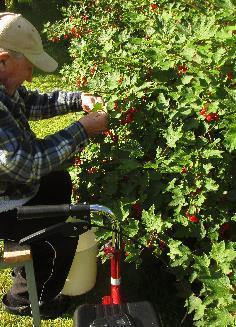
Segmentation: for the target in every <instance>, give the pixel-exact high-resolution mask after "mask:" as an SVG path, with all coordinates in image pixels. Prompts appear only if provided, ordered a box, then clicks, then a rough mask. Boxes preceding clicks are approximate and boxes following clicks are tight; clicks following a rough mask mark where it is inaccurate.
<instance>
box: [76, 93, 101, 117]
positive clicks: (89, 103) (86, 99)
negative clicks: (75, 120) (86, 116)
mask: <svg viewBox="0 0 236 327" xmlns="http://www.w3.org/2000/svg"><path fill="white" fill-rule="evenodd" d="M96 103H101V105H102V107H103V106H104V101H103V99H102V97H100V96H96V95H93V94H90V93H84V92H82V93H81V105H82V108H83V110H84V111H85V112H90V111H91V110H93V107H94V105H95V104H96ZM102 107H101V109H102Z"/></svg>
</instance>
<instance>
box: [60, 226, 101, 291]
mask: <svg viewBox="0 0 236 327" xmlns="http://www.w3.org/2000/svg"><path fill="white" fill-rule="evenodd" d="M97 254H98V246H97V242H96V236H95V233H94V231H93V230H89V231H87V232H85V233H84V234H81V235H80V237H79V241H78V246H77V249H76V253H75V256H74V260H73V262H72V265H71V268H70V271H69V274H68V276H67V279H66V281H65V284H64V287H63V289H62V291H61V293H62V294H64V295H70V296H76V295H80V294H84V293H86V292H88V291H90V290H91V289H92V288H93V287H94V286H95V283H96V278H97Z"/></svg>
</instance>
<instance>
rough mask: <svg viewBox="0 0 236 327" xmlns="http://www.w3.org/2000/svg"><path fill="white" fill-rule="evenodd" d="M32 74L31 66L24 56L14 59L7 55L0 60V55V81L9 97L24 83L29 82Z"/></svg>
mask: <svg viewBox="0 0 236 327" xmlns="http://www.w3.org/2000/svg"><path fill="white" fill-rule="evenodd" d="M1 59H2V60H1ZM32 73H33V65H32V64H31V62H30V61H29V60H28V59H26V58H25V57H24V56H22V57H20V58H16V57H13V56H12V55H10V54H7V55H6V56H4V57H3V58H1V55H0V80H1V82H2V83H3V85H4V86H5V88H6V91H7V93H8V94H9V95H13V94H14V92H15V91H16V89H17V88H18V87H19V86H20V85H21V84H22V83H23V82H24V81H27V82H31V81H32Z"/></svg>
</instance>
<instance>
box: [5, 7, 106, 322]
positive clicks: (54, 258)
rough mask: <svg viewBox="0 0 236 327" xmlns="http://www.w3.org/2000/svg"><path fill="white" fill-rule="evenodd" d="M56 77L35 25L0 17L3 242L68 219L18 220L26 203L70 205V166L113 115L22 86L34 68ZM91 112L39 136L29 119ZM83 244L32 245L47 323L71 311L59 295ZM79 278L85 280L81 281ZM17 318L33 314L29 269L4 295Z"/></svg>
mask: <svg viewBox="0 0 236 327" xmlns="http://www.w3.org/2000/svg"><path fill="white" fill-rule="evenodd" d="M34 66H36V67H37V68H39V69H41V70H43V71H46V72H52V71H54V70H55V69H56V68H57V63H56V61H55V60H54V59H53V58H52V57H50V56H49V55H48V54H47V53H46V52H45V51H44V49H43V46H42V41H41V38H40V35H39V33H38V31H37V30H36V29H35V28H34V26H33V25H32V24H31V23H30V22H29V21H27V20H26V19H24V18H23V17H22V16H21V15H19V14H14V13H6V12H4V13H0V238H1V239H9V240H16V241H18V240H19V239H21V238H22V237H24V236H26V235H29V234H31V233H33V232H35V231H37V230H40V229H42V228H45V227H47V226H50V225H52V224H55V223H58V222H60V221H63V218H59V219H57V220H56V222H55V219H44V220H40V219H39V220H32V221H18V220H17V214H16V208H17V207H19V206H23V205H36V204H60V203H69V202H70V198H71V189H72V185H71V180H70V177H69V174H68V172H67V171H66V170H64V169H65V168H66V167H68V166H69V163H71V162H72V160H73V157H74V156H75V155H77V154H78V153H79V152H80V151H81V150H82V149H83V148H84V147H85V146H86V145H87V143H88V138H89V137H92V136H94V135H96V134H100V133H102V132H103V131H105V130H106V129H107V114H106V113H105V112H104V111H98V112H91V111H90V109H91V108H92V107H93V105H94V103H96V102H102V99H101V97H96V96H92V95H86V94H83V93H80V92H62V91H54V92H51V93H48V94H40V93H38V92H37V91H34V92H32V91H29V90H27V89H26V88H25V87H24V86H22V83H23V82H24V81H28V82H31V80H32V72H33V67H34ZM82 109H83V110H85V111H87V112H88V114H86V115H84V116H83V117H82V118H81V119H79V121H76V122H74V123H73V124H71V125H70V126H68V127H67V128H65V129H63V130H61V131H59V132H56V133H55V134H52V135H49V136H47V137H45V138H44V139H37V138H36V136H35V135H34V133H33V132H32V131H31V129H30V126H29V123H28V120H30V119H34V120H37V119H43V118H48V117H52V116H55V115H60V114H65V113H67V112H70V111H74V112H75V111H79V110H82ZM76 246H77V240H76V239H75V238H71V237H63V236H61V235H53V236H51V237H47V238H46V239H44V240H42V241H37V242H35V243H32V246H31V248H32V253H33V259H34V267H35V274H36V283H37V289H38V296H39V304H40V313H41V316H42V318H53V317H56V316H58V315H60V314H62V313H63V312H64V311H66V310H67V308H68V305H69V301H68V297H65V296H62V295H60V291H61V289H62V288H63V286H64V282H65V279H66V277H67V274H68V272H69V269H70V266H71V263H72V260H73V257H74V253H75V250H76ZM78 278H79V276H78ZM2 301H3V305H4V307H5V309H6V310H7V311H8V312H10V313H15V314H18V315H28V314H30V305H29V298H28V292H27V283H26V279H25V272H24V269H23V268H17V269H14V271H13V285H12V287H11V289H10V291H9V292H8V293H7V294H5V296H4V297H3V300H2Z"/></svg>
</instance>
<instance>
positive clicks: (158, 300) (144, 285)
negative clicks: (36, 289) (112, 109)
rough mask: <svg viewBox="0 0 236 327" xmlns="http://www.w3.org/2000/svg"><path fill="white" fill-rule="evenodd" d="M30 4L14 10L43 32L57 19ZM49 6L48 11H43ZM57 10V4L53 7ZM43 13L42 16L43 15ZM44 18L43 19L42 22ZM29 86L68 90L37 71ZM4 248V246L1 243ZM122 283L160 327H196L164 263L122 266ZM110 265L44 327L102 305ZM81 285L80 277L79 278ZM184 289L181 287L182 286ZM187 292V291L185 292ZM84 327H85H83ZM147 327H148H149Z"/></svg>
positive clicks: (4, 278) (40, 128) (45, 125)
mask: <svg viewBox="0 0 236 327" xmlns="http://www.w3.org/2000/svg"><path fill="white" fill-rule="evenodd" d="M28 2H30V1H20V3H22V6H19V7H17V8H16V10H12V11H15V12H20V13H22V14H23V15H24V16H25V17H27V18H28V19H29V20H30V21H32V22H33V23H34V24H35V26H36V27H38V29H39V30H40V29H41V28H42V26H43V23H44V22H46V21H47V20H49V19H50V17H53V19H55V18H56V15H57V14H58V13H57V12H55V11H53V10H52V3H54V1H52V2H48V1H45V0H42V2H41V4H42V7H40V8H41V10H42V12H41V13H40V12H37V14H35V12H34V10H32V9H31V8H30V7H29V6H28V5H27V3H28ZM43 4H46V5H47V7H46V9H45V8H43ZM54 6H55V4H54ZM42 13H43V14H42ZM42 18H43V19H42ZM46 46H47V51H48V52H49V53H50V54H51V55H52V56H53V57H54V58H55V59H56V60H58V61H59V67H60V66H61V65H62V64H63V62H62V59H61V58H63V59H64V60H68V58H67V57H66V55H65V49H63V48H58V47H59V46H58V45H56V47H55V45H50V44H47V43H46ZM26 86H27V87H29V88H31V89H38V90H39V91H41V92H48V91H50V90H53V89H64V90H66V89H67V86H66V85H65V83H64V81H63V79H62V77H61V76H60V75H59V73H55V74H43V73H41V72H39V71H37V70H36V71H35V77H34V79H33V82H32V83H31V84H30V85H29V84H28V83H26ZM76 119H78V114H76V113H73V114H68V115H64V116H60V117H55V118H52V119H46V120H43V121H40V122H31V123H30V124H31V127H32V129H33V130H34V132H35V133H36V134H37V136H38V137H44V136H46V135H48V134H51V133H54V132H56V131H57V130H59V129H61V128H63V127H65V126H68V125H69V124H70V123H72V122H73V121H75V120H76ZM0 246H1V243H0ZM122 270H123V273H122V283H123V290H124V296H125V299H126V300H127V301H128V302H132V301H134V302H135V301H144V300H147V301H150V302H152V303H153V305H154V307H155V309H156V312H157V314H158V316H159V318H160V326H161V327H178V326H181V327H190V326H192V325H193V323H192V319H191V317H189V316H187V317H186V308H184V300H183V297H179V295H180V293H183V290H184V287H182V290H180V289H181V287H179V286H178V287H176V286H177V285H176V282H175V279H174V278H173V275H171V274H170V273H169V272H168V271H167V269H166V267H165V265H163V263H162V262H160V261H158V260H156V259H153V258H152V257H151V256H150V254H149V253H146V254H145V258H144V261H143V264H142V266H140V267H139V268H137V267H136V266H135V264H126V263H124V262H123V263H122ZM109 279H110V278H109V265H108V263H105V264H103V265H101V264H100V263H99V264H98V276H97V283H96V286H95V288H94V289H93V290H91V291H90V292H88V293H86V294H83V295H80V296H78V297H75V299H74V305H73V307H72V308H71V310H70V312H68V313H67V314H66V315H64V316H62V317H60V318H58V319H54V320H48V321H42V327H46V326H47V327H71V326H73V314H74V311H75V309H76V308H77V307H78V305H80V304H83V303H95V304H96V303H101V298H102V296H103V295H108V294H109ZM0 281H1V285H0V298H1V297H2V296H3V294H5V292H6V291H7V290H8V289H9V288H10V285H11V275H10V270H9V269H8V270H0ZM78 282H79V276H78ZM180 286H181V285H180ZM184 291H185V290H184ZM17 326H19V327H21V326H24V327H27V326H32V320H31V318H29V317H24V318H20V317H16V316H14V315H10V314H7V313H6V312H4V311H3V310H2V309H1V310H0V327H17ZM81 327H83V326H81ZM147 327H148V326H147Z"/></svg>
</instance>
